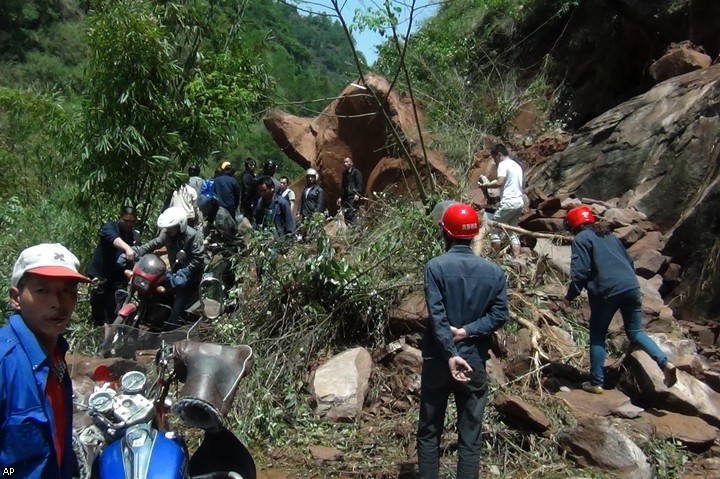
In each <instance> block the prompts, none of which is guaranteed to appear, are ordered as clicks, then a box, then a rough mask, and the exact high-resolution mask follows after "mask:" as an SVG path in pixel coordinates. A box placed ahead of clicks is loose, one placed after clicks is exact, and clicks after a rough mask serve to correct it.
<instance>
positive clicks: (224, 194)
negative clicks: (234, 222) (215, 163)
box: [213, 161, 240, 219]
mask: <svg viewBox="0 0 720 479" xmlns="http://www.w3.org/2000/svg"><path fill="white" fill-rule="evenodd" d="M220 169H221V170H222V174H221V175H220V176H218V177H217V178H215V183H213V188H214V190H215V198H216V199H217V202H218V204H219V205H220V207H221V208H224V209H225V210H226V211H227V212H228V213H230V216H231V217H232V218H233V219H235V213H236V212H237V208H238V205H239V204H240V183H238V181H237V180H236V179H235V168H233V166H232V164H231V163H230V162H229V161H225V162H223V163H222V165H220Z"/></svg>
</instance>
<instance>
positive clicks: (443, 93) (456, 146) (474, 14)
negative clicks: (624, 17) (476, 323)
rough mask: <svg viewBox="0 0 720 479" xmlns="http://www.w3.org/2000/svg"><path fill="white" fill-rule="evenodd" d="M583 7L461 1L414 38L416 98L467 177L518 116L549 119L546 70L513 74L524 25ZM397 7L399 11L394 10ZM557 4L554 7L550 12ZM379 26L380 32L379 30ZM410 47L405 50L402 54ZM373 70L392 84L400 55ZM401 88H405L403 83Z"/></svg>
mask: <svg viewBox="0 0 720 479" xmlns="http://www.w3.org/2000/svg"><path fill="white" fill-rule="evenodd" d="M576 3H577V2H573V1H556V2H547V1H540V0H525V1H514V0H463V1H458V2H449V3H444V4H442V5H441V6H440V8H439V10H438V13H437V15H436V16H435V17H433V18H431V19H429V20H428V21H427V22H426V23H424V24H423V26H422V27H421V28H420V29H419V30H417V31H416V32H415V33H413V34H412V35H411V36H410V38H409V39H408V40H407V41H408V48H407V53H406V56H405V58H404V64H405V66H406V67H407V69H408V72H409V75H410V82H411V83H412V85H413V88H414V90H415V91H416V96H417V97H418V98H419V99H421V100H422V103H423V104H424V105H425V106H426V107H427V110H428V117H429V124H430V128H431V129H432V130H433V132H434V133H435V134H434V143H433V144H432V145H431V146H433V147H435V148H440V149H442V150H443V151H445V152H446V153H447V155H448V158H449V160H450V163H451V165H452V166H453V167H455V168H456V169H457V170H458V171H459V173H460V174H459V175H458V176H460V177H464V176H465V175H464V173H465V172H467V168H468V167H469V166H471V165H472V164H474V161H475V156H476V152H477V150H478V149H480V148H483V147H484V145H482V139H483V138H484V137H486V136H487V135H488V134H491V135H496V136H499V137H507V136H509V135H510V134H511V133H512V132H513V131H512V129H513V120H514V119H515V117H516V116H517V114H518V113H519V111H520V108H521V107H522V106H523V105H525V104H527V103H532V104H534V105H536V107H538V108H540V109H542V110H543V111H546V112H548V111H550V110H551V109H552V105H551V104H550V103H549V102H548V101H547V98H550V97H551V89H550V87H549V83H548V81H547V78H546V75H545V73H544V69H542V68H540V69H537V70H534V71H532V72H521V73H518V71H517V70H515V69H513V67H512V65H513V59H514V57H515V56H516V55H519V53H520V50H521V48H522V47H523V45H524V43H523V42H524V39H523V38H519V37H518V31H519V27H520V25H522V23H523V22H524V21H526V20H527V19H528V18H531V17H532V16H533V15H535V12H536V11H538V9H539V8H540V7H542V9H543V12H544V11H545V10H548V11H550V12H552V13H551V15H553V16H554V15H561V14H563V13H564V12H566V11H567V9H568V8H571V7H572V6H573V5H574V4H576ZM393 4H394V3H393ZM549 4H552V5H549ZM375 26H377V24H375ZM404 47H405V45H404V44H403V45H401V47H400V50H402V49H403V48H404ZM379 50H380V56H379V58H378V61H377V62H376V63H375V65H374V67H375V68H376V69H377V70H379V71H380V72H381V73H383V74H384V75H385V76H387V77H390V78H392V77H394V76H395V74H396V72H397V69H398V68H399V66H400V63H399V62H400V58H399V54H398V48H397V47H396V46H395V45H394V44H393V42H392V41H388V42H386V43H385V44H383V45H382V46H381V47H380V48H379ZM400 84H401V88H402V87H403V86H404V82H403V79H402V77H400Z"/></svg>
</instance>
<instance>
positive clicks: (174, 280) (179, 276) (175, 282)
mask: <svg viewBox="0 0 720 479" xmlns="http://www.w3.org/2000/svg"><path fill="white" fill-rule="evenodd" d="M165 279H166V280H167V282H168V284H169V285H170V287H171V288H173V289H177V288H182V287H184V286H185V285H186V284H187V276H186V275H185V273H184V272H182V271H178V272H177V273H167V274H166V275H165Z"/></svg>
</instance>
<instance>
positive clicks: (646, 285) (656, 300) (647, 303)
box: [638, 275, 665, 317]
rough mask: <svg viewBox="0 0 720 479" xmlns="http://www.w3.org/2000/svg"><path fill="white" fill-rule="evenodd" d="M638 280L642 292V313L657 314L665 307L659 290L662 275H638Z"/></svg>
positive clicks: (655, 315)
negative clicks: (647, 276)
mask: <svg viewBox="0 0 720 479" xmlns="http://www.w3.org/2000/svg"><path fill="white" fill-rule="evenodd" d="M638 282H639V283H640V291H642V294H643V301H642V310H643V313H645V314H647V315H650V316H654V317H657V316H659V315H660V312H661V310H662V308H664V307H665V303H664V302H663V299H662V297H661V296H660V291H659V290H660V286H661V285H662V277H661V276H658V275H655V276H653V277H652V278H650V279H645V278H641V277H638Z"/></svg>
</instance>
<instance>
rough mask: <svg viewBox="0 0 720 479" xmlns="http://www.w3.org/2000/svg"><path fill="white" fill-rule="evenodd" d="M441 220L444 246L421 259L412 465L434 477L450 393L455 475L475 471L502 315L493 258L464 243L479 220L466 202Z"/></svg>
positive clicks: (466, 476) (503, 286) (503, 295)
mask: <svg viewBox="0 0 720 479" xmlns="http://www.w3.org/2000/svg"><path fill="white" fill-rule="evenodd" d="M440 226H441V227H442V230H443V239H444V241H445V249H446V252H445V254H443V255H441V256H437V257H435V258H433V259H431V260H430V261H428V263H427V265H426V266H425V300H426V302H427V307H428V313H429V322H428V326H427V328H426V330H425V335H424V336H423V340H422V354H423V369H422V377H421V391H420V419H419V421H418V433H417V452H418V469H419V472H420V478H422V479H436V478H437V477H438V474H439V469H440V439H441V437H442V432H443V425H444V422H445V410H446V408H447V402H448V398H449V396H450V394H451V393H452V394H453V395H454V396H455V404H456V406H457V430H458V463H457V478H458V479H471V478H477V477H478V474H479V472H478V471H479V467H480V449H481V442H480V440H481V432H482V421H483V415H484V413H485V403H486V401H487V392H488V388H487V375H486V373H485V362H486V361H487V358H488V351H489V349H490V342H491V339H490V336H491V334H492V333H493V331H495V330H497V329H499V328H500V327H502V326H503V324H505V322H506V321H507V318H508V307H507V282H506V278H505V273H504V272H503V270H502V269H501V268H500V267H499V266H498V265H496V264H494V263H491V262H490V261H488V260H486V259H483V258H480V257H479V256H476V255H475V254H474V253H473V252H472V249H471V248H470V241H471V240H472V238H473V237H474V236H475V235H476V234H477V233H478V230H479V227H480V220H479V218H478V215H477V212H475V210H474V209H473V208H472V207H470V206H468V205H465V204H462V203H454V204H452V205H450V206H448V207H447V209H446V210H445V212H444V213H443V216H442V220H441V221H440Z"/></svg>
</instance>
